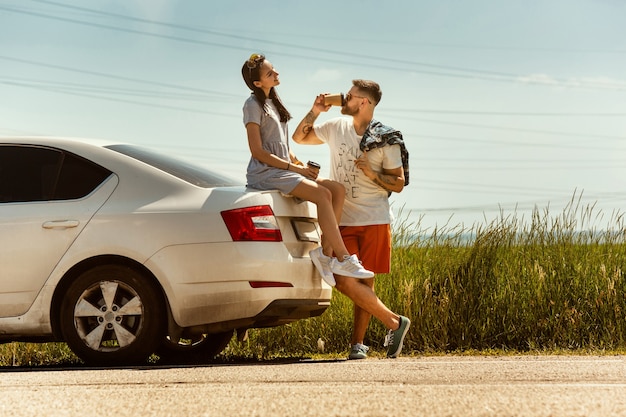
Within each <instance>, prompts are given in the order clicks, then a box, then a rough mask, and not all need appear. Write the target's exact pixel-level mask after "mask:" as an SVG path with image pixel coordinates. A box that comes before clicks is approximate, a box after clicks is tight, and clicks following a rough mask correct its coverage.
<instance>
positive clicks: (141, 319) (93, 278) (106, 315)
mask: <svg viewBox="0 0 626 417" xmlns="http://www.w3.org/2000/svg"><path fill="white" fill-rule="evenodd" d="M162 304H163V303H162V298H161V297H160V295H159V292H158V291H157V290H156V289H155V288H154V286H153V285H152V284H151V283H150V282H149V281H148V280H147V279H146V278H145V277H144V276H143V275H142V274H140V273H139V272H137V271H135V270H134V269H132V268H129V267H125V266H121V265H106V266H99V267H96V268H93V269H91V270H88V271H87V272H85V273H83V274H82V275H80V276H79V277H78V278H77V279H76V280H75V281H74V282H73V283H72V284H71V285H70V286H69V288H68V290H67V292H66V295H65V297H64V299H63V303H62V305H61V323H60V326H61V331H62V333H63V338H64V340H65V342H66V343H67V345H68V346H69V348H70V349H71V350H72V351H73V352H74V353H75V354H76V355H77V356H78V357H79V358H81V359H82V360H83V361H84V362H86V363H87V364H92V365H122V364H133V363H139V362H144V361H145V360H146V359H147V358H148V357H149V356H150V354H152V353H153V352H154V351H155V350H156V348H157V347H158V344H159V342H160V341H161V340H162V337H163V334H164V333H165V332H164V330H163V329H164V322H165V320H164V314H163V311H164V309H163V306H162Z"/></svg>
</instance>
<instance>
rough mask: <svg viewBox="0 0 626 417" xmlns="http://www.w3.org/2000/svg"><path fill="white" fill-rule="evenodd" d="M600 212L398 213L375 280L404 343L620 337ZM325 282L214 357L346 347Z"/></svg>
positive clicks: (619, 301) (551, 347)
mask: <svg viewBox="0 0 626 417" xmlns="http://www.w3.org/2000/svg"><path fill="white" fill-rule="evenodd" d="M602 216H603V214H602V213H599V212H596V211H595V210H594V207H593V206H587V207H583V208H581V207H580V206H579V205H577V204H576V202H575V201H574V200H572V202H571V204H570V205H569V206H568V207H567V208H566V209H565V210H564V211H563V212H562V213H561V214H559V215H557V216H551V215H550V213H549V212H548V210H544V211H539V210H535V211H534V212H533V214H532V218H530V219H521V218H518V217H517V216H516V215H515V214H512V215H509V216H505V215H501V217H500V218H499V219H498V220H497V221H494V222H492V223H489V224H482V225H481V224H475V225H472V226H470V227H464V226H461V225H459V226H454V227H445V228H441V229H435V230H427V231H426V230H421V226H420V224H419V222H418V223H417V224H415V223H408V222H407V221H406V220H400V221H398V222H396V223H395V224H394V227H393V229H394V247H393V254H392V266H391V272H390V273H389V274H385V275H378V276H377V278H376V292H377V294H378V296H379V298H380V299H381V300H382V301H383V302H384V303H385V304H386V305H387V306H388V307H389V308H390V309H391V310H393V311H395V312H397V313H399V314H402V315H405V316H408V317H409V318H410V319H411V322H412V325H411V328H410V330H409V333H408V334H407V337H406V339H405V342H404V349H403V354H405V355H410V354H438V353H447V352H463V351H470V352H476V351H478V352H481V351H493V350H498V351H499V350H504V351H509V352H525V351H544V352H546V351H547V352H551V351H563V350H566V351H568V350H575V351H579V350H584V351H592V352H599V351H623V350H624V349H626V281H625V278H624V270H625V269H626V230H625V228H624V224H623V220H624V219H623V216H622V215H621V214H619V213H613V214H612V215H611V218H610V219H609V221H608V224H609V227H606V228H603V229H601V230H596V227H595V226H594V223H596V222H597V220H598V218H600V217H602ZM333 291H334V292H333V300H332V304H331V306H330V307H329V309H328V310H327V311H326V312H325V313H324V314H323V315H321V316H319V317H315V318H311V319H307V320H301V321H297V322H295V323H292V324H289V325H285V326H281V327H277V328H271V329H252V330H250V331H249V332H248V338H247V340H245V341H243V342H238V341H237V340H236V339H235V338H234V339H233V340H232V341H231V343H230V344H229V346H228V347H227V348H226V350H225V351H224V352H223V353H222V355H221V356H220V359H223V360H230V359H253V360H256V359H268V358H277V357H297V356H311V355H318V354H320V353H322V345H323V353H324V354H325V355H331V356H333V355H336V356H338V357H339V356H340V357H345V355H346V353H347V350H348V347H349V341H350V334H351V331H352V309H353V305H352V302H351V301H350V300H349V299H348V298H347V297H345V296H344V295H343V294H341V293H339V292H337V291H336V290H333ZM386 333H387V329H385V328H384V326H382V324H381V323H380V322H379V321H378V320H376V319H375V318H373V319H372V322H371V324H370V327H369V328H368V333H367V336H366V340H365V344H367V345H369V346H370V347H371V352H372V354H373V355H377V354H381V355H384V353H385V348H384V347H383V340H384V336H385V334H386ZM320 342H321V343H320ZM74 362H76V363H79V360H78V359H76V357H74V356H73V354H72V353H71V352H69V350H68V349H67V347H66V346H65V345H64V344H28V343H8V344H4V345H0V365H1V366H28V365H42V364H57V363H66V364H67V363H74Z"/></svg>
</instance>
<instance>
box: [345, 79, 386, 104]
mask: <svg viewBox="0 0 626 417" xmlns="http://www.w3.org/2000/svg"><path fill="white" fill-rule="evenodd" d="M352 85H353V86H355V87H356V88H358V89H359V91H361V92H362V93H363V94H367V97H368V98H369V99H370V100H372V102H373V103H374V105H377V104H378V103H379V102H380V99H381V98H382V96H383V92H382V91H380V86H379V85H378V83H375V82H374V81H370V80H352Z"/></svg>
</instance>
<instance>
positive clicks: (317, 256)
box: [309, 246, 336, 287]
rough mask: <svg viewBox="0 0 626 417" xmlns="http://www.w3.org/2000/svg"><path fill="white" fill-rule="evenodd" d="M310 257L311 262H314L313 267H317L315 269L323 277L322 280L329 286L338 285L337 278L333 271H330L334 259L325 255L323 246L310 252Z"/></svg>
mask: <svg viewBox="0 0 626 417" xmlns="http://www.w3.org/2000/svg"><path fill="white" fill-rule="evenodd" d="M309 256H310V257H311V261H313V265H315V268H317V270H318V271H319V273H320V275H321V276H322V279H323V280H324V281H326V283H327V284H328V285H330V286H331V287H334V286H335V284H336V282H335V276H334V275H333V271H331V270H330V261H331V260H332V259H333V258H331V257H330V256H326V255H324V252H322V247H321V246H319V247H317V248H315V249H313V250H312V251H310V252H309Z"/></svg>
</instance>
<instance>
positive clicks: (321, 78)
mask: <svg viewBox="0 0 626 417" xmlns="http://www.w3.org/2000/svg"><path fill="white" fill-rule="evenodd" d="M342 77H343V76H342V73H341V71H340V70H336V69H324V68H322V69H319V70H317V71H315V72H314V73H313V75H312V76H311V81H315V82H328V81H337V80H341V79H342Z"/></svg>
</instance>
